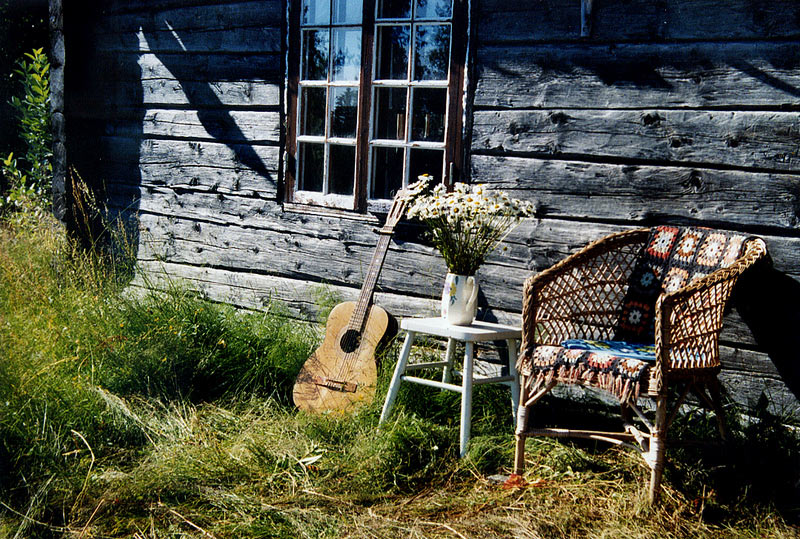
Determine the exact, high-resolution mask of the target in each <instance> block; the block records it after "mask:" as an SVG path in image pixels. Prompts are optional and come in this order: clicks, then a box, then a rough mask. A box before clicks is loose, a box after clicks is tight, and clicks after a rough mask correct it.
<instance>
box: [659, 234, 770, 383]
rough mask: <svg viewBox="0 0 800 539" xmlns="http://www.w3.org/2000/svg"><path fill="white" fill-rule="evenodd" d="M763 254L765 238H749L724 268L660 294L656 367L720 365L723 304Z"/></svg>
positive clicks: (669, 369)
mask: <svg viewBox="0 0 800 539" xmlns="http://www.w3.org/2000/svg"><path fill="white" fill-rule="evenodd" d="M766 255H767V247H766V244H765V243H764V240H762V239H760V238H755V239H751V240H749V241H748V242H747V244H746V248H745V253H744V254H743V255H742V256H741V257H739V258H738V259H737V260H736V261H735V262H734V263H733V264H731V265H730V266H728V267H727V268H723V269H719V270H716V271H715V272H713V273H711V274H709V275H706V276H705V277H703V278H702V279H699V280H697V281H695V282H694V283H692V284H690V285H688V286H685V287H683V288H681V289H679V290H676V291H675V292H671V293H668V294H662V295H661V296H660V297H659V299H658V301H657V302H656V321H655V323H656V328H655V329H656V332H655V337H656V355H657V358H658V361H657V367H656V369H657V370H661V371H662V373H666V372H674V371H687V373H688V371H691V370H693V369H709V368H718V367H719V366H720V360H719V335H720V332H721V330H722V319H723V314H724V310H725V306H726V304H727V302H728V299H729V298H730V296H731V293H732V292H733V288H734V286H735V285H736V281H737V279H738V278H739V276H740V275H741V274H742V273H743V272H744V271H745V270H746V269H748V268H749V267H751V266H752V265H753V264H755V263H756V262H757V261H759V260H761V259H762V258H765V257H766ZM660 375H661V373H657V374H656V377H657V378H660Z"/></svg>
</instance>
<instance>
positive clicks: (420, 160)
mask: <svg viewBox="0 0 800 539" xmlns="http://www.w3.org/2000/svg"><path fill="white" fill-rule="evenodd" d="M443 160H444V151H442V150H420V149H415V148H412V149H411V156H410V161H411V163H409V165H408V177H409V178H410V180H409V181H412V182H415V181H417V176H420V175H421V174H430V175H431V176H433V178H434V179H435V180H436V181H437V182H440V181H442V170H443V167H442V163H443Z"/></svg>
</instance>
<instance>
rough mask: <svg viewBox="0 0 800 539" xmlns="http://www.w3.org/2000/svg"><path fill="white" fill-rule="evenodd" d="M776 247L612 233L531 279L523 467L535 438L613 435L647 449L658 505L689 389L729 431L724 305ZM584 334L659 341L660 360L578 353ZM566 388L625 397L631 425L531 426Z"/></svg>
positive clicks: (683, 232) (736, 237) (696, 232)
mask: <svg viewBox="0 0 800 539" xmlns="http://www.w3.org/2000/svg"><path fill="white" fill-rule="evenodd" d="M766 254H767V249H766V244H765V243H764V241H763V240H761V239H760V238H755V237H748V236H744V235H741V234H736V233H731V232H725V231H715V230H711V229H704V228H693V227H670V226H661V227H654V228H652V229H640V230H633V231H628V232H622V233H618V234H613V235H610V236H607V237H605V238H602V239H600V240H599V241H596V242H594V243H592V244H590V245H588V246H587V247H585V248H584V249H582V250H581V251H579V252H577V253H575V254H573V255H571V256H569V257H568V258H566V259H564V260H562V261H561V262H559V263H558V264H556V265H555V266H553V267H552V268H550V269H548V270H546V271H543V272H541V273H539V274H537V275H535V276H533V277H531V278H529V279H528V280H527V281H526V282H525V287H524V291H523V312H522V322H523V328H522V339H523V340H522V348H521V353H520V356H519V360H518V362H517V369H518V370H519V373H520V377H521V378H520V383H521V395H520V405H519V410H518V419H517V431H516V436H517V451H516V458H515V470H514V471H515V474H522V472H523V471H524V463H525V458H524V451H525V439H526V438H527V437H529V436H555V437H567V436H574V437H583V438H593V439H599V440H605V441H609V442H613V443H617V444H622V445H629V446H631V447H634V448H636V449H638V450H639V451H640V452H641V454H642V456H643V457H644V459H645V461H646V462H647V464H648V466H649V467H650V469H651V477H650V488H649V498H650V500H651V501H655V500H656V498H657V496H658V492H659V488H660V483H661V475H662V471H663V468H664V452H665V439H666V432H667V429H668V427H669V425H670V423H671V422H672V420H673V419H674V417H675V414H676V412H677V410H678V408H679V407H680V406H681V405H682V404H683V403H684V400H685V398H686V397H687V396H688V394H689V393H690V392H691V393H693V394H695V395H696V396H697V397H698V398H699V399H700V401H701V402H702V403H705V404H707V405H709V406H711V407H712V408H713V409H714V411H715V412H716V416H717V419H718V421H719V425H720V432H721V434H722V435H723V437H724V435H725V431H724V426H723V422H722V419H723V411H722V407H721V403H720V386H719V381H718V379H717V375H718V373H719V370H720V361H719V334H720V330H721V328H722V319H723V311H724V309H725V304H726V303H727V301H728V298H729V297H730V295H731V292H732V291H733V288H734V285H735V284H736V280H737V278H738V277H739V276H740V275H741V274H742V273H743V272H744V271H745V270H746V269H747V268H749V267H750V266H752V265H753V264H754V263H755V262H757V261H758V260H760V259H762V258H765V257H766ZM575 339H584V340H598V341H613V343H617V342H619V341H626V342H629V343H639V344H651V345H652V346H653V348H652V349H649V350H652V351H653V352H654V355H653V357H652V359H650V358H645V357H620V356H618V355H615V354H614V353H613V352H612V351H599V352H598V351H597V350H586V349H577V350H576V349H569V347H570V346H571V345H570V343H571V342H573V341H574V340H575ZM622 344H623V345H624V344H625V343H622ZM558 384H578V385H583V386H590V387H594V388H598V389H601V390H604V391H606V392H609V393H610V394H611V395H613V396H614V397H616V398H617V399H618V400H619V402H620V405H621V409H622V417H623V423H624V430H622V431H619V432H600V431H589V430H570V429H555V428H533V427H531V426H530V425H529V421H528V419H529V416H530V411H531V408H532V406H533V405H534V404H535V403H536V402H537V401H538V400H539V399H541V398H542V397H543V396H544V395H546V394H547V393H548V392H549V391H550V390H551V389H553V388H554V387H555V386H556V385H558ZM673 389H675V390H674V391H673ZM670 395H672V396H673V398H671V399H670V398H668V397H669V396H670ZM643 399H653V400H654V401H655V403H654V406H653V407H651V408H654V413H652V414H648V413H646V409H645V407H641V408H640V401H641V400H643ZM668 400H670V401H671V402H669V404H670V405H671V407H672V409H671V410H668ZM634 416H635V417H636V421H634ZM652 416H654V417H652Z"/></svg>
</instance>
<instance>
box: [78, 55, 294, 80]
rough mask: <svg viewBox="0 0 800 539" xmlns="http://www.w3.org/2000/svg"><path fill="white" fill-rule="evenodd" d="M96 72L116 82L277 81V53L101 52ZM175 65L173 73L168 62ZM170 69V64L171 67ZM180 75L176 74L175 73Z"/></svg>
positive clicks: (279, 62) (281, 76) (279, 59)
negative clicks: (175, 70) (176, 69)
mask: <svg viewBox="0 0 800 539" xmlns="http://www.w3.org/2000/svg"><path fill="white" fill-rule="evenodd" d="M94 61H95V62H96V69H97V72H98V74H99V73H102V74H104V76H103V77H102V78H103V79H111V80H113V81H114V82H116V83H122V82H139V81H141V80H178V79H179V78H180V79H181V80H191V81H196V82H202V81H206V82H208V81H226V82H235V81H239V82H259V81H261V82H263V81H267V82H273V83H281V82H282V80H283V74H282V73H281V71H280V69H281V58H280V55H279V54H272V53H269V54H241V55H240V54H183V53H159V54H154V53H150V52H148V53H104V52H102V51H99V52H98V53H97V57H96V58H95V60H94ZM176 65H177V66H179V69H178V71H180V73H174V72H173V70H171V69H170V68H169V67H168V66H176ZM173 69H174V68H173ZM178 75H180V77H178Z"/></svg>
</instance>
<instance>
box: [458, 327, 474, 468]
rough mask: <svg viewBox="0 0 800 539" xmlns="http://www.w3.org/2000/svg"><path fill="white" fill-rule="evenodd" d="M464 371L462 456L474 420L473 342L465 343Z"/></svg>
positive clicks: (462, 384)
mask: <svg viewBox="0 0 800 539" xmlns="http://www.w3.org/2000/svg"><path fill="white" fill-rule="evenodd" d="M464 348H465V351H464V373H463V376H462V381H461V430H460V434H461V439H460V442H461V443H460V449H461V451H460V456H461V457H464V456H465V455H466V454H467V443H468V442H469V431H470V427H471V422H472V355H473V343H471V342H469V341H467V342H466V343H464Z"/></svg>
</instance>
